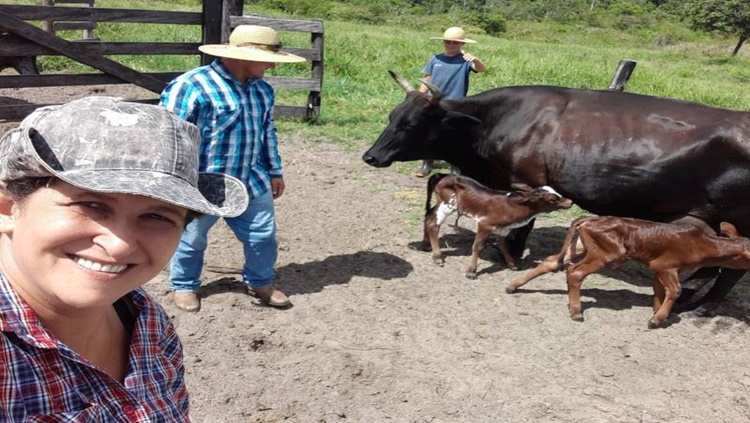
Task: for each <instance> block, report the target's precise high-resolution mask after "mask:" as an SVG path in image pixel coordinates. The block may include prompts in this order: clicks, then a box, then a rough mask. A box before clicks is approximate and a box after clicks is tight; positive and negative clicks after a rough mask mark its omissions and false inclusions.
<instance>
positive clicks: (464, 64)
mask: <svg viewBox="0 0 750 423" xmlns="http://www.w3.org/2000/svg"><path fill="white" fill-rule="evenodd" d="M430 39H431V40H442V41H443V46H444V48H445V51H443V52H442V53H440V54H436V55H434V56H432V57H430V59H429V60H428V61H427V64H426V65H425V67H424V69H422V74H423V75H424V78H423V80H425V81H427V82H429V83H431V84H434V85H435V86H436V87H438V88H440V91H441V92H442V93H443V98H445V99H454V98H461V97H466V94H467V93H468V92H469V74H470V73H471V72H477V73H481V72H484V71H485V70H486V69H487V67H486V66H485V64H484V62H482V61H481V60H480V59H479V58H478V57H476V56H474V55H472V54H471V53H467V52H465V51H464V50H463V47H464V45H465V44H476V41H474V40H472V39H469V38H466V33H465V32H464V30H463V29H462V28H459V27H457V26H454V27H451V28H448V29H446V30H445V32H444V33H443V36H442V37H432V38H430ZM419 91H421V92H423V93H426V92H427V91H428V88H427V86H426V85H424V84H422V85H421V86H420V87H419ZM432 167H433V161H432V160H424V161H423V162H422V166H421V167H420V168H419V169H417V171H416V172H414V176H416V177H419V178H424V177H426V176H427V175H429V174H430V172H431V171H432Z"/></svg>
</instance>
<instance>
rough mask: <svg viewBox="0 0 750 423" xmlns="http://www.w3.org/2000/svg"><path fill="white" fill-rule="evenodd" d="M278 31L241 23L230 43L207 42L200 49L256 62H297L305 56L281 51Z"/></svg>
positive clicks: (301, 60) (213, 54)
mask: <svg viewBox="0 0 750 423" xmlns="http://www.w3.org/2000/svg"><path fill="white" fill-rule="evenodd" d="M281 47H282V44H281V41H279V37H278V36H277V35H276V31H274V30H273V29H272V28H268V27H266V26H258V25H240V26H238V27H237V28H235V29H234V31H232V34H231V35H230V36H229V44H206V45H202V46H200V47H198V50H200V51H202V52H204V53H206V54H210V55H212V56H217V57H227V58H230V59H239V60H252V61H254V62H269V63H295V62H304V61H305V58H303V57H299V56H296V55H294V54H291V53H286V52H283V51H280V50H281Z"/></svg>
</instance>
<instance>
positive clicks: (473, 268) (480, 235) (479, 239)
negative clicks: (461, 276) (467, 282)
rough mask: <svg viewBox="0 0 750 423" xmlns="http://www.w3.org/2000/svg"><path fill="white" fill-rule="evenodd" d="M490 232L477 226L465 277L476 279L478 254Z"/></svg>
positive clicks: (479, 225)
mask: <svg viewBox="0 0 750 423" xmlns="http://www.w3.org/2000/svg"><path fill="white" fill-rule="evenodd" d="M491 231H492V228H489V227H487V226H485V225H482V224H481V223H479V224H477V234H476V236H475V237H474V245H472V246H471V258H470V259H469V267H467V268H466V277H467V278H469V279H476V278H477V261H478V260H479V252H480V251H482V247H484V242H485V241H486V240H487V236H488V235H489V234H490V232H491Z"/></svg>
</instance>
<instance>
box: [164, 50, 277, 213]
mask: <svg viewBox="0 0 750 423" xmlns="http://www.w3.org/2000/svg"><path fill="white" fill-rule="evenodd" d="M274 101H275V94H274V91H273V87H271V85H269V84H268V83H267V82H266V81H263V80H262V79H249V80H247V81H246V82H245V84H244V86H243V84H242V83H241V82H240V81H238V80H237V78H235V77H234V76H232V74H231V73H229V71H228V70H227V68H226V67H225V66H224V64H222V62H221V60H218V59H217V60H214V61H213V62H212V63H211V64H209V65H206V66H202V67H199V68H197V69H193V70H192V71H189V72H187V73H185V74H183V75H180V76H179V77H177V78H176V79H174V80H173V81H172V82H170V83H169V85H167V88H165V89H164V92H162V94H161V105H162V106H165V107H166V108H167V109H169V110H171V111H172V112H173V113H174V114H176V115H177V116H179V117H181V118H182V119H185V120H187V121H188V122H192V123H194V124H196V125H197V126H198V128H200V130H201V137H202V143H201V147H200V168H199V169H200V171H201V172H217V173H224V174H227V175H232V176H234V177H237V178H239V179H240V180H241V181H243V182H244V183H245V184H246V185H247V188H248V191H249V193H250V197H251V198H257V197H259V196H260V195H261V194H263V193H265V192H266V191H268V190H269V189H271V178H273V177H281V176H282V167H281V157H280V155H279V143H278V138H277V136H276V125H275V123H274V120H273V106H274Z"/></svg>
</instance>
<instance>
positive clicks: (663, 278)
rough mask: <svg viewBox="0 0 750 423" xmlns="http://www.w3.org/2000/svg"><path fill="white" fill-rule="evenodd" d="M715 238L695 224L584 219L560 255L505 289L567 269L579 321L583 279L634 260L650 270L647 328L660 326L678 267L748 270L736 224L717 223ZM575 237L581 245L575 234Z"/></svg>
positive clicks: (749, 248) (748, 248)
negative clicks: (650, 311)
mask: <svg viewBox="0 0 750 423" xmlns="http://www.w3.org/2000/svg"><path fill="white" fill-rule="evenodd" d="M721 233H722V234H724V235H725V236H727V237H728V238H725V237H719V236H714V235H709V234H706V233H705V232H704V231H703V230H701V229H700V228H698V227H695V226H690V225H675V224H670V223H659V222H651V221H647V220H641V219H633V218H620V217H583V218H579V219H576V220H575V221H573V223H572V224H571V225H570V228H569V229H568V233H567V235H566V236H565V241H564V242H563V247H562V249H561V250H560V253H559V254H557V255H554V256H550V257H547V258H546V259H545V260H544V261H543V262H542V263H541V264H539V265H538V266H537V267H536V268H534V269H532V270H530V271H529V272H527V273H526V274H524V275H522V276H521V277H519V278H517V279H516V280H514V281H513V282H511V283H510V284H509V285H508V286H507V287H506V289H505V290H506V291H507V292H509V293H511V292H514V291H515V290H516V289H517V288H518V287H519V286H522V285H524V284H525V283H527V282H529V281H530V280H532V279H534V278H536V277H537V276H540V275H542V274H545V273H549V272H554V271H557V270H558V269H560V268H562V266H563V262H568V267H567V269H566V274H567V283H568V298H569V304H568V306H569V309H570V317H571V318H572V319H573V320H578V321H582V320H583V315H582V313H581V283H582V282H583V279H584V278H585V277H586V276H588V275H590V274H591V273H594V272H596V271H598V270H599V269H601V268H602V267H604V266H610V267H612V268H617V267H619V266H620V265H622V264H623V263H625V262H627V261H629V260H634V261H638V262H640V263H643V264H646V265H647V266H648V267H649V268H650V269H651V270H652V271H653V272H654V281H653V286H654V303H653V310H654V315H653V316H652V317H651V319H649V322H648V327H649V328H650V329H653V328H657V327H659V326H660V325H661V324H662V322H663V321H664V320H665V319H666V318H667V317H668V316H669V313H670V312H671V310H672V307H673V306H674V303H675V301H676V300H677V297H678V296H679V295H680V291H681V289H682V288H681V286H680V278H679V272H680V271H694V270H697V269H698V268H701V267H726V268H730V269H750V240H748V239H747V238H741V237H739V235H738V234H737V230H736V229H735V227H734V226H733V225H732V224H730V223H727V222H722V223H721ZM576 237H578V240H579V242H580V243H581V244H582V249H581V248H579V247H578V246H577V243H576V242H575V241H574V238H576Z"/></svg>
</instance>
